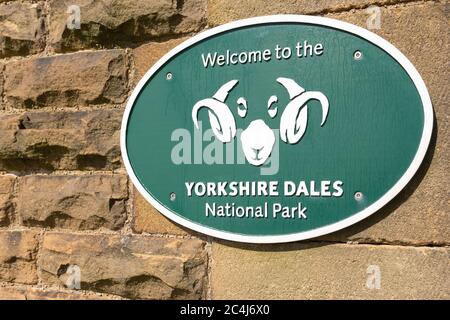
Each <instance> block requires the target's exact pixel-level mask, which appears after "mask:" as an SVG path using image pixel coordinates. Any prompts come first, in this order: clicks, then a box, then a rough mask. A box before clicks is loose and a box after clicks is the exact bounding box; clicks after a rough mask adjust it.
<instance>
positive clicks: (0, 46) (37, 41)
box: [0, 1, 45, 58]
mask: <svg viewBox="0 0 450 320" xmlns="http://www.w3.org/2000/svg"><path fill="white" fill-rule="evenodd" d="M42 9H43V8H42V5H41V4H30V3H23V2H19V1H14V2H9V3H6V4H5V3H1V4H0V21H1V23H0V57H1V58H3V57H10V56H16V55H28V54H33V53H37V52H40V51H42V50H43V49H44V47H45V42H44V38H43V35H44V31H45V19H44V17H43V15H42Z"/></svg>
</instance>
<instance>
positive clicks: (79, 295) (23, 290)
mask: <svg viewBox="0 0 450 320" xmlns="http://www.w3.org/2000/svg"><path fill="white" fill-rule="evenodd" d="M118 299H120V298H119V297H115V296H111V295H101V294H95V293H90V292H85V291H82V292H79V291H59V290H54V289H47V288H34V287H31V288H29V287H23V286H22V287H16V286H14V287H12V286H7V287H0V300H118Z"/></svg>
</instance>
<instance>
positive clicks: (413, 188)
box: [325, 2, 450, 245]
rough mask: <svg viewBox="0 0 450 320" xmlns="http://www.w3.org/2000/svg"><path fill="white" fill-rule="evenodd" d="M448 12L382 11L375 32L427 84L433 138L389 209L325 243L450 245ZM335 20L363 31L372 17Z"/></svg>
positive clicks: (419, 8) (439, 7)
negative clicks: (355, 26)
mask: <svg viewBox="0 0 450 320" xmlns="http://www.w3.org/2000/svg"><path fill="white" fill-rule="evenodd" d="M447 10H448V9H447ZM446 12H447V11H446V6H445V5H444V4H441V3H432V2H427V3H425V4H414V5H413V4H408V5H399V6H395V7H389V10H387V9H382V12H381V19H382V20H381V27H382V28H381V29H379V30H372V31H374V32H376V33H378V34H379V35H381V36H382V37H383V38H385V39H387V40H388V41H390V42H391V43H392V44H394V45H395V46H396V47H397V48H398V49H400V51H402V52H403V54H405V55H406V56H407V57H408V58H409V59H410V60H411V62H412V63H413V64H414V65H415V67H416V68H417V69H418V71H419V73H420V74H421V76H422V78H423V79H424V81H425V84H426V85H427V88H428V91H429V93H430V96H431V99H432V102H433V108H434V112H435V117H436V121H435V128H434V135H433V138H432V141H431V144H430V147H429V150H428V154H427V156H426V158H425V160H424V163H423V164H422V166H421V168H420V169H419V172H418V173H417V174H416V176H415V177H414V178H413V180H412V181H411V182H410V183H409V184H408V186H407V187H406V188H405V189H404V190H403V191H402V192H401V193H400V194H399V195H398V196H397V197H396V198H395V199H394V200H393V201H392V202H391V203H390V204H388V205H387V206H386V207H385V208H383V209H382V210H380V211H379V212H377V213H375V214H374V215H373V216H371V217H369V218H368V219H365V220H363V221H362V222H361V223H359V224H357V225H355V226H352V227H350V228H347V229H346V230H343V231H341V232H337V233H336V234H333V235H330V236H326V237H325V238H326V239H329V240H339V241H345V240H346V239H351V240H355V241H376V242H390V243H409V244H416V245H417V244H419V245H420V244H449V243H450V229H449V228H448V226H449V225H450V214H449V212H450V211H449V208H450V201H449V193H448V184H449V181H450V180H449V178H448V172H450V162H449V161H448V159H449V158H450V148H449V145H448V137H449V136H450V130H449V114H448V106H449V105H450V94H449V91H448V89H447V88H448V83H450V74H449V72H448V70H450V60H449V59H448V58H447V57H448V52H450V47H449V46H450V29H449V28H448V13H446ZM330 17H332V18H336V19H340V20H344V21H347V22H351V23H354V24H356V25H359V26H362V27H364V26H365V21H366V18H367V15H366V14H365V13H364V11H355V12H348V13H341V14H333V15H330ZM419 48H420V49H419ZM445 52H446V53H447V54H446V53H445Z"/></svg>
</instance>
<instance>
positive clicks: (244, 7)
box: [208, 0, 411, 26]
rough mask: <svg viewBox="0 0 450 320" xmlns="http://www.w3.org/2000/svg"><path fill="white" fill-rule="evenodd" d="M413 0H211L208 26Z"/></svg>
mask: <svg viewBox="0 0 450 320" xmlns="http://www.w3.org/2000/svg"><path fill="white" fill-rule="evenodd" d="M408 1H411V0H287V1H286V0H285V1H271V0H243V1H239V5H236V3H234V2H233V1H227V0H208V24H209V25H211V26H217V25H219V24H224V23H227V22H230V21H233V20H238V19H244V18H250V17H256V16H265V15H273V14H308V15H320V14H324V13H327V12H341V11H349V10H352V9H363V8H367V7H369V6H370V5H372V4H373V5H389V4H393V3H401V2H408Z"/></svg>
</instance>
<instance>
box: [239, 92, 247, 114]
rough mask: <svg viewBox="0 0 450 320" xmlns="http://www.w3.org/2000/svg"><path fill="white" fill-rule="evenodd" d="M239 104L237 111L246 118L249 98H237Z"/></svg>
mask: <svg viewBox="0 0 450 320" xmlns="http://www.w3.org/2000/svg"><path fill="white" fill-rule="evenodd" d="M237 104H238V108H237V111H238V115H239V117H241V118H245V116H246V115H247V100H245V99H244V98H242V97H240V98H239V99H237Z"/></svg>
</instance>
